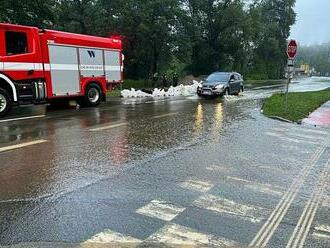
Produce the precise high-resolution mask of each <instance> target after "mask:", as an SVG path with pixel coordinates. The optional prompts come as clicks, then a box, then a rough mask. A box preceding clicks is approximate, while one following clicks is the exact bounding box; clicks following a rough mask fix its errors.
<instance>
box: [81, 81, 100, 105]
mask: <svg viewBox="0 0 330 248" xmlns="http://www.w3.org/2000/svg"><path fill="white" fill-rule="evenodd" d="M101 100H102V93H101V88H100V86H98V85H97V84H95V83H92V84H90V85H88V86H87V88H86V93H85V98H84V105H85V106H87V107H96V106H98V105H99V104H100V103H101Z"/></svg>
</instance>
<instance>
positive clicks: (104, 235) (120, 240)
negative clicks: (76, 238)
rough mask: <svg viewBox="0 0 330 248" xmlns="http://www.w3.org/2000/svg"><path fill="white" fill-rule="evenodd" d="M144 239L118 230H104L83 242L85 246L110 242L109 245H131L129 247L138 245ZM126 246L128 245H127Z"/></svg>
mask: <svg viewBox="0 0 330 248" xmlns="http://www.w3.org/2000/svg"><path fill="white" fill-rule="evenodd" d="M141 242H142V241H141V240H139V239H136V238H133V237H131V236H126V235H123V234H121V233H118V232H114V231H111V230H104V231H103V232H100V233H98V234H95V235H94V236H93V237H91V238H90V239H88V240H86V241H85V242H84V243H83V247H89V246H88V245H90V244H109V245H111V244H112V245H120V247H123V246H125V245H130V246H129V247H136V246H138V245H139V244H140V243H141ZM125 247H126V246H125Z"/></svg>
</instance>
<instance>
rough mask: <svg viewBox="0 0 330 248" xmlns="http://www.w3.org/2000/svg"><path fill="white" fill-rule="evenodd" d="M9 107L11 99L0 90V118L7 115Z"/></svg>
mask: <svg viewBox="0 0 330 248" xmlns="http://www.w3.org/2000/svg"><path fill="white" fill-rule="evenodd" d="M10 107H11V99H10V96H9V94H8V92H7V91H6V90H4V89H2V88H0V117H2V116H4V115H5V114H7V113H8V111H9V110H10Z"/></svg>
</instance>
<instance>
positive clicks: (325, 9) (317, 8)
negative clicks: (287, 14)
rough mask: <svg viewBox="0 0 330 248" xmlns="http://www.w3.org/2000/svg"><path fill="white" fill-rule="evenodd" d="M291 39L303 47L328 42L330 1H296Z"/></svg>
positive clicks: (329, 37) (329, 38) (329, 40)
mask: <svg viewBox="0 0 330 248" xmlns="http://www.w3.org/2000/svg"><path fill="white" fill-rule="evenodd" d="M295 10H296V13H297V22H296V24H295V25H294V26H293V27H292V31H291V38H293V39H296V40H297V41H298V42H300V43H301V44H303V45H311V44H315V43H325V42H330V0H297V3H296V8H295Z"/></svg>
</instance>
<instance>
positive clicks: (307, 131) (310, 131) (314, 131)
mask: <svg viewBox="0 0 330 248" xmlns="http://www.w3.org/2000/svg"><path fill="white" fill-rule="evenodd" d="M292 129H293V130H296V131H297V132H299V131H301V132H306V133H316V134H322V135H328V134H329V133H328V132H327V131H321V130H316V129H310V128H305V127H301V128H297V127H296V128H292ZM292 129H291V130H292Z"/></svg>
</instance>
